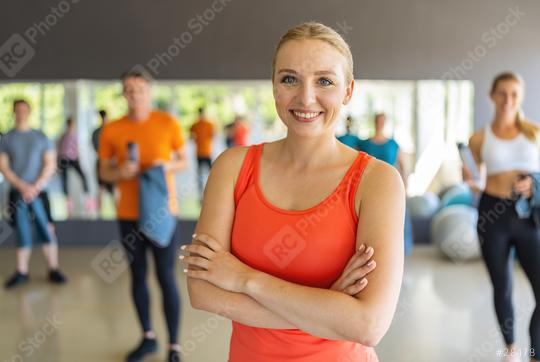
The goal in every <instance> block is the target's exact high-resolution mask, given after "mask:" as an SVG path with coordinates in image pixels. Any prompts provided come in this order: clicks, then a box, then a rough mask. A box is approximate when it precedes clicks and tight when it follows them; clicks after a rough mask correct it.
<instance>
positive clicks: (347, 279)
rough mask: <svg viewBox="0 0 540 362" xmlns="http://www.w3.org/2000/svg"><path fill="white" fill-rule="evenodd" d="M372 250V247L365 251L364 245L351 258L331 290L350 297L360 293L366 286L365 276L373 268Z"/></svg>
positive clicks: (374, 265) (374, 264)
mask: <svg viewBox="0 0 540 362" xmlns="http://www.w3.org/2000/svg"><path fill="white" fill-rule="evenodd" d="M373 253H374V250H373V248H372V247H368V248H367V249H366V246H365V245H362V246H360V248H359V249H358V250H357V251H356V253H354V255H353V256H352V257H351V259H350V260H349V262H348V263H347V265H346V266H345V269H343V272H342V273H341V276H340V277H339V278H338V280H336V281H335V282H334V284H332V286H331V287H330V289H331V290H336V291H338V292H342V293H345V294H348V295H351V296H354V295H356V294H358V293H360V292H361V291H362V290H364V288H365V287H366V286H367V284H368V281H367V279H366V275H368V274H369V273H371V272H372V271H373V270H374V269H375V267H376V263H375V260H371V258H372V257H373Z"/></svg>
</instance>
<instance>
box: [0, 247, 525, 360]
mask: <svg viewBox="0 0 540 362" xmlns="http://www.w3.org/2000/svg"><path fill="white" fill-rule="evenodd" d="M100 252H102V250H101V249H97V248H64V249H62V250H61V261H62V265H63V270H64V271H65V272H66V274H67V275H68V277H69V278H70V283H69V284H68V285H66V286H51V285H49V284H48V283H47V282H46V279H45V264H44V262H43V258H42V256H41V255H38V254H39V251H38V250H37V249H36V250H35V251H34V257H33V260H32V263H31V278H32V279H31V282H30V283H29V284H28V285H26V286H24V287H22V288H20V289H18V290H14V291H5V290H4V289H1V290H0V315H2V324H1V325H0V335H1V336H2V338H0V361H2V362H12V361H13V362H19V361H39V362H48V361H51V362H52V361H54V362H72V361H79V362H84V361H89V362H90V361H92V362H95V361H103V362H105V361H123V358H124V356H125V353H126V352H127V351H128V350H129V349H131V348H132V347H133V346H134V345H135V344H136V343H137V342H138V340H139V338H140V333H139V326H138V324H137V322H136V319H135V312H134V309H133V306H132V305H131V301H130V297H129V274H128V272H127V271H123V272H121V268H119V269H118V271H117V272H118V273H119V274H118V275H115V276H114V278H106V279H107V280H108V281H110V282H108V281H106V280H104V278H102V276H100V274H99V273H97V272H96V271H95V270H94V269H93V267H92V262H93V261H94V260H95V258H96V256H98V255H99V253H100ZM14 259H15V254H14V250H12V249H11V248H2V249H0V278H1V279H2V280H4V279H5V278H7V276H8V275H9V274H11V273H12V271H13V267H14ZM177 270H178V275H179V276H180V277H179V278H178V279H179V285H180V291H181V294H182V303H183V304H182V310H183V312H182V328H181V344H182V346H183V349H184V351H185V354H184V355H185V358H184V361H185V362H224V361H226V357H227V350H228V338H229V335H230V330H231V328H230V321H228V320H225V319H223V318H221V317H219V316H214V315H211V314H209V313H205V312H201V311H196V310H193V309H192V308H191V307H190V306H189V300H188V298H187V290H186V282H185V279H184V278H183V277H182V276H181V265H180V264H179V265H178V269H177ZM149 280H150V288H151V295H152V296H153V299H152V316H153V317H154V318H153V321H154V325H155V328H156V331H157V333H158V336H159V340H160V342H161V344H160V347H161V348H160V352H159V353H158V354H155V355H154V356H152V358H149V359H147V361H149V362H150V361H162V360H164V358H165V348H164V347H165V343H166V338H167V334H166V328H165V323H164V320H163V317H162V314H161V300H160V293H159V287H158V285H157V282H156V280H155V278H150V279H149ZM514 301H515V303H514V304H515V314H516V331H517V335H516V337H517V342H518V345H519V347H520V348H521V351H522V352H523V353H524V352H525V350H526V348H527V345H528V333H527V330H528V324H529V317H530V315H531V312H532V309H533V306H534V300H533V296H532V291H531V290H530V287H529V285H528V282H527V280H526V278H525V276H524V274H523V272H522V271H521V269H520V267H519V266H518V265H517V264H516V267H515V270H514ZM502 349H503V342H502V338H501V337H500V335H499V332H498V328H497V326H496V321H495V315H494V311H493V307H492V301H491V286H490V283H489V281H488V276H487V273H486V271H485V268H484V265H483V264H482V262H481V261H476V262H472V263H467V264H459V263H453V262H451V261H446V260H443V259H441V258H440V257H439V256H438V255H437V252H436V251H435V250H434V249H433V248H432V247H431V246H420V247H416V248H415V249H414V251H413V254H412V255H411V256H410V257H408V258H407V260H406V265H405V274H404V281H403V287H402V291H401V298H400V303H399V306H398V310H397V312H396V316H395V318H394V322H393V324H392V326H391V328H390V330H389V332H388V333H387V335H386V336H385V338H384V339H383V341H382V342H381V343H380V345H379V346H378V347H377V352H378V355H379V358H380V360H381V362H386V361H400V362H407V361H411V362H413V361H414V362H424V361H425V362H455V361H489V362H492V361H497V360H499V359H500V355H498V353H502ZM523 360H525V358H523Z"/></svg>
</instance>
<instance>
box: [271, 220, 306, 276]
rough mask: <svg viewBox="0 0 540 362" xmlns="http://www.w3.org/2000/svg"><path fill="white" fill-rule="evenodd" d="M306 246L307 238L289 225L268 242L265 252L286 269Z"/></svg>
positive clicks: (280, 266)
mask: <svg viewBox="0 0 540 362" xmlns="http://www.w3.org/2000/svg"><path fill="white" fill-rule="evenodd" d="M305 247H306V240H304V238H302V236H301V235H300V234H299V233H298V232H296V230H294V228H292V227H291V226H288V225H287V226H284V227H283V228H282V229H280V230H279V231H278V232H277V233H276V234H275V235H274V237H272V238H271V239H270V240H269V241H268V243H266V245H265V246H264V249H263V252H264V254H265V255H266V256H267V257H268V259H270V260H271V261H272V262H273V263H274V264H275V265H277V266H278V267H279V268H281V269H285V268H286V267H287V265H289V264H290V263H291V262H292V261H293V260H294V258H296V257H297V256H298V254H300V253H301V252H302V250H304V248H305Z"/></svg>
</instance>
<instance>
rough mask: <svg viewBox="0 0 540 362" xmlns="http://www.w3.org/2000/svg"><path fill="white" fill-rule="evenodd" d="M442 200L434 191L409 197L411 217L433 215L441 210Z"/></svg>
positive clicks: (408, 207)
mask: <svg viewBox="0 0 540 362" xmlns="http://www.w3.org/2000/svg"><path fill="white" fill-rule="evenodd" d="M440 203H441V200H440V199H439V197H438V196H437V195H435V194H434V193H432V192H426V193H425V194H423V195H419V196H413V197H410V198H409V199H407V209H408V211H409V212H410V214H411V217H432V216H433V215H434V214H435V213H436V212H437V210H439V206H440Z"/></svg>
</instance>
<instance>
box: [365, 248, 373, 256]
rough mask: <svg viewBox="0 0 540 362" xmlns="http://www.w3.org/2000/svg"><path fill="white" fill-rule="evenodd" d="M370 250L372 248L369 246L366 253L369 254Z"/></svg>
mask: <svg viewBox="0 0 540 362" xmlns="http://www.w3.org/2000/svg"><path fill="white" fill-rule="evenodd" d="M371 250H373V248H372V247H371V246H370V247H369V248H367V249H366V254H369V253H370V252H371Z"/></svg>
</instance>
